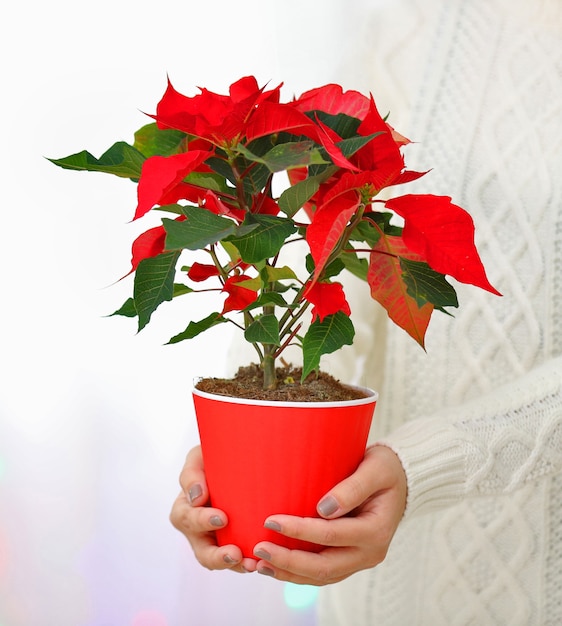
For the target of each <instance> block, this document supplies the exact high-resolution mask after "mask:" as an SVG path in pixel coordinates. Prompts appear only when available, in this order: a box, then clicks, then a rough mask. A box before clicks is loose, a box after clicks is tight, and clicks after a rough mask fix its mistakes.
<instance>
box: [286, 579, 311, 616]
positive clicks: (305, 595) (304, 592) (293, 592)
mask: <svg viewBox="0 0 562 626" xmlns="http://www.w3.org/2000/svg"><path fill="white" fill-rule="evenodd" d="M283 597H284V599H285V604H286V605H287V606H288V607H289V608H290V609H294V610H304V609H309V608H311V607H312V606H314V604H315V603H316V598H317V597H318V588H317V587H313V586H311V585H295V584H294V583H285V589H284V590H283Z"/></svg>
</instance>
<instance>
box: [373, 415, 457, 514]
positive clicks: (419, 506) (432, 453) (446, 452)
mask: <svg viewBox="0 0 562 626" xmlns="http://www.w3.org/2000/svg"><path fill="white" fill-rule="evenodd" d="M376 444H377V445H383V446H386V447H388V448H390V449H391V450H392V451H393V452H394V453H395V454H396V455H397V456H398V458H399V459H400V462H401V463H402V466H403V468H404V471H405V473H406V478H407V483H408V496H407V501H406V510H405V513H404V516H405V517H411V516H412V515H414V514H421V513H426V512H429V511H432V510H436V509H441V508H445V507H447V506H450V505H452V504H455V503H457V502H458V501H459V500H460V499H461V498H462V497H463V495H464V494H465V492H466V467H465V459H466V441H464V437H463V435H462V433H460V432H459V431H458V430H457V429H456V428H455V427H454V426H452V425H451V424H448V423H447V422H444V421H443V420H440V419H417V420H413V421H411V422H408V423H406V424H404V425H403V426H402V427H400V428H399V429H398V430H396V431H394V432H393V433H391V434H390V435H388V436H386V437H384V438H383V439H381V440H379V441H377V442H376Z"/></svg>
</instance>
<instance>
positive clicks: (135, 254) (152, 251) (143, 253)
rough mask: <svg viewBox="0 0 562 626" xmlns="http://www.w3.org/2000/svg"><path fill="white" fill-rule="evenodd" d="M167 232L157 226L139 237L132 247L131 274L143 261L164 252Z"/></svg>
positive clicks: (162, 227)
mask: <svg viewBox="0 0 562 626" xmlns="http://www.w3.org/2000/svg"><path fill="white" fill-rule="evenodd" d="M165 241H166V231H165V230H164V226H155V227H154V228H149V229H148V230H147V231H145V232H144V233H142V234H141V235H139V236H138V237H137V238H136V239H135V241H133V245H132V249H131V252H132V258H131V270H130V272H129V274H130V273H131V272H134V271H135V270H136V269H137V267H138V265H139V263H140V262H141V261H142V260H143V259H148V258H150V257H153V256H156V255H158V254H161V253H162V252H164V243H165Z"/></svg>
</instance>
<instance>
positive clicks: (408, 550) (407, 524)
mask: <svg viewBox="0 0 562 626" xmlns="http://www.w3.org/2000/svg"><path fill="white" fill-rule="evenodd" d="M394 20H398V21H399V23H400V25H401V28H400V31H399V32H398V33H397V31H396V27H395V26H393V21H394ZM401 20H402V21H401ZM365 22H366V26H365V27H366V28H367V27H369V26H373V28H374V29H375V33H374V34H373V41H374V42H375V43H374V44H373V46H374V51H373V50H371V51H368V50H367V49H362V50H360V51H359V52H358V54H360V55H361V58H362V63H363V66H364V64H365V62H366V61H365V59H366V55H367V54H369V58H372V59H374V60H373V63H372V65H371V71H370V73H367V74H366V75H365V80H366V81H369V82H371V83H372V85H375V86H377V87H376V88H377V89H378V86H379V85H381V84H383V85H385V91H384V92H382V93H380V94H379V93H376V92H375V96H376V98H377V100H378V102H379V103H380V102H381V100H382V102H383V103H384V105H383V107H386V106H388V108H389V109H390V110H391V120H393V121H394V122H395V126H396V127H397V128H398V129H399V130H401V131H402V132H405V133H406V134H407V135H408V136H409V137H410V138H412V139H413V140H414V141H416V142H418V143H417V145H415V146H413V147H412V150H411V152H410V153H409V154H408V163H409V166H410V167H412V168H417V169H428V168H430V167H432V168H434V169H433V170H432V171H431V173H430V174H428V175H427V176H426V177H424V178H423V179H421V180H420V181H419V189H420V190H421V189H423V190H425V191H431V192H433V193H438V194H446V195H452V196H453V198H454V200H455V201H456V202H458V204H460V205H461V206H465V207H467V208H468V209H469V210H470V212H471V214H472V215H473V216H474V219H475V222H476V227H477V245H478V248H479V250H480V252H481V255H482V257H483V260H484V264H485V266H486V268H487V269H488V274H489V277H490V279H491V281H492V283H493V284H494V285H495V286H496V287H498V289H500V291H502V293H503V294H504V296H503V298H496V297H494V296H491V295H490V294H488V293H484V292H479V290H477V289H475V288H473V287H466V288H465V286H461V287H460V288H459V290H458V291H459V299H460V301H461V307H460V309H459V311H458V313H457V314H456V315H455V319H454V320H451V319H450V318H447V317H446V316H439V317H438V316H437V315H436V316H434V320H432V324H431V325H430V329H429V331H428V335H427V341H426V344H427V354H425V353H424V352H423V351H421V350H419V348H418V347H417V346H415V344H413V342H412V341H411V339H410V338H409V337H407V336H406V335H405V333H402V332H401V331H400V330H399V329H396V328H393V327H390V326H389V327H388V328H387V331H386V337H385V339H384V342H386V361H385V364H384V378H383V377H381V374H380V372H379V371H377V372H375V371H373V369H372V367H373V365H372V362H371V360H370V359H369V358H368V355H367V358H366V359H365V360H364V363H365V371H364V374H363V376H362V378H361V381H360V382H362V383H363V384H372V383H371V382H370V381H372V380H377V381H380V386H379V391H380V401H379V404H378V406H377V410H376V415H375V418H376V420H375V421H376V424H375V432H374V437H375V438H376V439H379V440H380V441H381V442H382V443H384V444H385V445H388V446H390V447H391V448H392V449H394V450H395V451H396V452H397V454H398V455H399V457H400V458H401V460H402V463H403V465H404V467H405V470H406V473H407V476H408V488H409V494H408V505H407V509H406V514H405V516H404V519H403V521H402V523H401V525H400V528H399V529H398V532H397V534H396V536H395V539H394V541H393V543H392V545H391V548H390V551H389V554H388V556H387V558H386V560H385V561H384V562H383V563H382V564H381V565H380V566H378V567H376V568H374V569H372V570H369V571H367V572H361V573H359V574H356V575H355V576H353V577H351V578H350V579H348V580H347V581H344V582H343V583H340V584H338V585H334V586H332V587H329V588H326V589H324V590H323V591H322V594H321V602H320V615H321V621H320V623H321V624H322V625H323V626H324V625H335V624H338V625H342V626H343V625H349V624H353V626H361V625H363V624H365V625H366V624H369V625H372V624H377V626H394V625H395V626H406V625H407V626H441V625H442V626H453V625H463V626H468V625H474V626H487V625H490V626H492V625H497V626H507V625H508V624H509V626H514V625H519V626H558V625H560V624H562V314H561V312H560V311H561V310H562V309H561V306H562V174H561V172H562V130H561V120H562V2H560V0H417V1H415V0H397V1H396V2H394V3H390V4H388V5H386V4H385V3H383V5H382V7H381V8H380V10H379V11H373V15H372V20H371V21H370V22H369V21H368V20H365ZM378 35H380V36H378ZM385 81H386V83H385ZM360 87H361V88H365V85H360ZM366 88H367V89H369V88H372V87H371V85H367V86H366ZM395 104H396V106H395ZM395 111H397V113H398V115H397V116H396V115H395V114H394V112H395ZM416 159H417V162H416ZM355 314H356V312H355V311H354V315H355ZM377 341H378V342H379V344H378V345H380V342H381V339H380V332H379V333H378V335H377ZM362 345H363V344H362ZM377 349H378V347H377V346H373V347H372V350H373V351H375V350H377ZM331 364H332V367H331V369H332V370H333V371H334V372H335V373H336V374H339V372H338V369H337V363H336V361H335V360H332V361H331ZM348 371H349V370H348ZM341 375H342V377H343V376H345V373H344V372H341Z"/></svg>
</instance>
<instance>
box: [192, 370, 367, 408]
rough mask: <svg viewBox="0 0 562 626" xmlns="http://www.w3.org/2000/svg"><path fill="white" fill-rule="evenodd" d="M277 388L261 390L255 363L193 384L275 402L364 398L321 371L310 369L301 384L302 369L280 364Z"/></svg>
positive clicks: (242, 396)
mask: <svg viewBox="0 0 562 626" xmlns="http://www.w3.org/2000/svg"><path fill="white" fill-rule="evenodd" d="M276 373H277V389H273V390H271V389H270V390H264V389H262V385H263V373H262V370H261V369H260V368H259V366H258V365H249V366H246V367H241V368H240V369H239V370H238V372H237V373H236V375H235V377H234V378H229V379H227V378H203V379H202V380H200V381H199V382H198V383H197V384H196V387H197V389H199V390H201V391H205V392H207V393H214V394H219V395H222V396H232V397H235V398H249V399H252V400H269V401H277V402H335V401H340V400H355V399H357V398H364V397H365V394H364V393H363V392H361V391H359V390H357V389H353V388H352V387H349V386H347V385H344V384H343V383H341V382H340V381H338V380H336V379H335V378H333V377H332V376H330V375H329V374H325V373H323V372H319V373H318V374H317V373H312V374H310V375H309V376H308V377H307V378H306V380H305V381H304V382H303V383H302V384H301V382H300V379H301V369H300V368H293V367H292V366H290V365H289V366H286V367H279V368H277V370H276Z"/></svg>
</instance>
